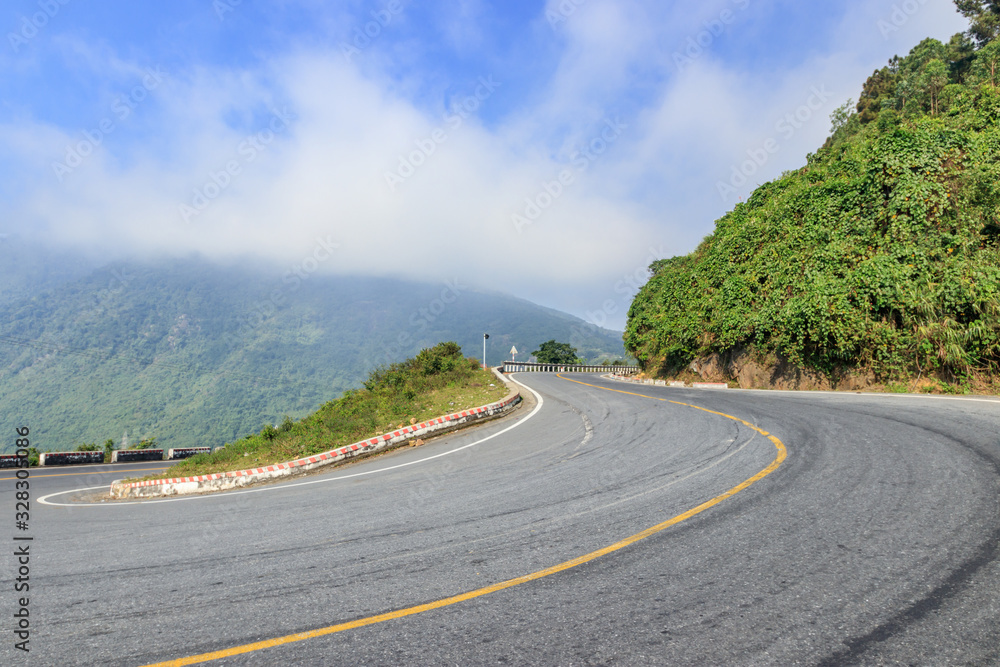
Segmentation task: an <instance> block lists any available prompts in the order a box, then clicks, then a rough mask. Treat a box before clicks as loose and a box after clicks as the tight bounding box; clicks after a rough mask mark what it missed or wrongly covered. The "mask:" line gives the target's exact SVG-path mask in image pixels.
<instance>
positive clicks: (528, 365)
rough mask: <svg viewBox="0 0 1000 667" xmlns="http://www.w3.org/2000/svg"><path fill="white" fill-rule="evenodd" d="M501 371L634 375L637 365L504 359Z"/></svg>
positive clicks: (637, 370) (637, 369)
mask: <svg viewBox="0 0 1000 667" xmlns="http://www.w3.org/2000/svg"><path fill="white" fill-rule="evenodd" d="M500 370H501V372H503V373H612V372H614V373H618V374H621V375H635V374H636V373H638V372H639V370H640V369H639V367H638V366H603V365H593V364H539V363H533V362H530V361H505V362H503V366H501V367H500Z"/></svg>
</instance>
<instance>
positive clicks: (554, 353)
mask: <svg viewBox="0 0 1000 667" xmlns="http://www.w3.org/2000/svg"><path fill="white" fill-rule="evenodd" d="M531 354H532V355H534V357H535V358H536V359H538V363H540V364H576V363H579V361H580V360H579V359H578V358H577V356H576V348H575V347H571V346H570V344H569V343H557V342H556V341H555V340H550V341H548V342H545V343H542V344H541V346H539V348H538V349H537V350H535V351H534V352H532V353H531Z"/></svg>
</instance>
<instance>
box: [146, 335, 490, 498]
mask: <svg viewBox="0 0 1000 667" xmlns="http://www.w3.org/2000/svg"><path fill="white" fill-rule="evenodd" d="M506 395H507V388H506V386H505V385H504V384H503V382H501V381H500V380H498V379H497V377H496V376H495V375H494V374H493V373H492V372H491V371H488V370H483V369H481V368H480V367H479V362H478V361H477V360H476V359H472V358H468V359H466V358H465V357H463V356H462V350H461V348H460V347H459V346H458V344H457V343H440V344H438V345H436V346H435V347H433V348H428V349H425V350H422V351H421V352H420V353H419V354H418V355H417V356H416V357H414V358H412V359H408V360H406V361H403V362H400V363H397V364H392V365H391V366H380V367H379V368H376V369H375V370H374V371H372V373H371V374H370V375H369V376H368V379H367V380H365V383H364V388H362V389H355V390H350V391H347V392H345V393H344V395H343V396H341V397H340V398H338V399H336V400H333V401H329V402H327V403H325V404H324V405H322V406H321V407H320V408H319V409H318V410H317V411H316V412H314V413H312V414H311V415H309V416H307V417H305V418H303V419H302V420H300V421H297V422H294V421H292V420H291V419H289V418H288V417H286V418H285V420H284V422H282V423H281V424H280V425H278V426H273V425H271V424H265V425H264V427H263V428H262V429H261V430H260V432H259V433H255V434H253V435H248V436H246V437H245V438H242V439H240V440H237V441H235V442H231V443H228V444H227V445H226V446H225V448H224V449H220V450H217V451H215V452H212V453H211V454H198V455H197V456H192V457H191V458H189V459H185V460H184V461H181V462H180V463H178V464H177V465H175V466H173V467H171V468H170V469H169V470H168V471H167V472H165V473H163V474H160V475H152V476H149V477H145V478H143V479H163V478H172V477H193V476H196V475H207V474H212V473H218V472H229V471H233V470H244V469H246V468H257V467H260V466H266V465H272V464H275V463H283V462H286V461H293V460H295V459H300V458H303V457H305V456H311V455H313V454H319V453H322V452H326V451H329V450H331V449H336V448H337V447H343V446H344V445H349V444H351V443H353V442H357V441H359V440H363V439H365V438H370V437H373V436H375V435H381V434H382V433H386V432H389V431H394V430H396V429H397V428H399V427H401V426H408V425H410V424H411V422H413V423H419V422H423V421H427V420H429V419H432V418H434V417H440V416H441V415H445V414H449V413H453V412H459V411H461V410H466V409H469V408H473V407H478V406H480V405H485V404H487V403H492V402H494V401H498V400H500V399H502V398H503V397H504V396H506Z"/></svg>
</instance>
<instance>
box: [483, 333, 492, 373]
mask: <svg viewBox="0 0 1000 667" xmlns="http://www.w3.org/2000/svg"><path fill="white" fill-rule="evenodd" d="M489 337H490V335H489V334H488V333H484V334H483V368H489V366H487V365H486V341H487V340H488V339H489Z"/></svg>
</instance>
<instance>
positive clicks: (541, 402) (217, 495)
mask: <svg viewBox="0 0 1000 667" xmlns="http://www.w3.org/2000/svg"><path fill="white" fill-rule="evenodd" d="M510 381H511V382H514V383H515V384H519V385H521V386H522V387H524V388H525V389H527V390H528V391H530V392H531V393H532V394H533V395H534V396H535V400H536V401H538V403H537V405H535V409H534V410H532V411H531V412H530V413H528V416H527V417H525V418H524V419H521V420H519V421H518V422H517V423H515V424H511V425H510V426H508V427H507V428H505V429H503V430H502V431H497V432H496V433H494V434H492V435H488V436H486V437H485V438H483V439H482V440H477V441H476V442H472V443H469V444H468V445H462V446H461V447H457V448H455V449H451V450H449V451H447V452H442V453H440V454H435V455H434V456H428V457H425V458H422V459H417V460H416V461H410V462H408V463H400V464H397V465H394V466H388V467H386V468H379V469H377V470H366V471H364V472H356V473H352V474H350V475H341V476H340V477H328V478H324V479H314V480H310V481H307V482H296V483H294V484H272V485H268V486H263V487H260V488H256V489H247V490H245V491H226V492H223V493H212V494H207V495H204V496H184V497H182V498H167V499H164V500H141V501H129V502H124V503H57V502H51V501H49V498H54V497H56V496H64V495H67V494H70V493H79V492H80V491H93V490H94V489H103V488H106V487H107V486H108V485H107V484H102V485H100V486H88V487H86V488H83V489H72V490H70V491H57V492H56V493H50V494H48V495H47V496H42V497H41V498H39V499H38V500H37V501H36V502H39V503H41V504H43V505H50V506H52V507H114V506H118V505H152V504H154V503H174V502H179V501H182V500H208V499H210V498H228V497H231V496H239V495H243V494H245V493H261V492H264V491H277V490H280V489H290V488H293V487H296V486H306V485H309V484H326V483H328V482H338V481H340V480H342V479H351V478H353V477H364V476H366V475H375V474H378V473H380V472H387V471H389V470H397V469H399V468H405V467H407V466H412V465H416V464H418V463H424V462H426V461H432V460H434V459H439V458H441V457H442V456H449V455H451V454H454V453H456V452H460V451H462V450H463V449H469V448H470V447H475V446H476V445H481V444H483V443H484V442H486V441H487V440H492V439H493V438H495V437H497V436H500V435H503V434H504V433H507V432H508V431H511V430H513V429H515V428H517V427H518V426H520V425H521V424H523V423H525V422H526V421H528V420H529V419H531V418H532V417H534V416H535V415H536V414H538V411H539V410H541V409H542V405H544V404H545V401H544V400H543V399H542V396H541V394H539V393H538V392H537V391H535V390H534V389H532V388H531V387H529V386H528V385H526V384H523V383H521V382H518V381H517V380H515V379H514V378H513V377H511V378H510Z"/></svg>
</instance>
